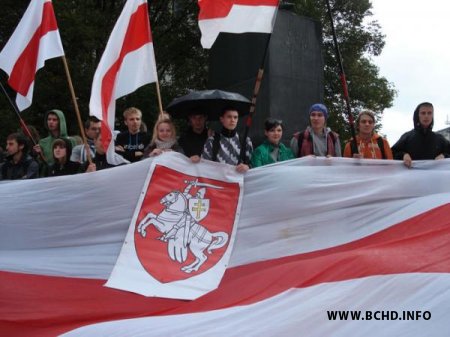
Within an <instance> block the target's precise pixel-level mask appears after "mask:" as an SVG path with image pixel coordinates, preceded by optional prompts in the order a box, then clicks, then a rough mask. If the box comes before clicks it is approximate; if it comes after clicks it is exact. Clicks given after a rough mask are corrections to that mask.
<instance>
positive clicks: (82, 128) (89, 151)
mask: <svg viewBox="0 0 450 337" xmlns="http://www.w3.org/2000/svg"><path fill="white" fill-rule="evenodd" d="M61 58H62V61H63V64H64V70H65V72H66V77H67V82H68V84H69V90H70V94H71V96H72V102H73V105H74V107H75V113H76V115H77V120H78V125H79V127H80V133H81V138H82V139H83V144H84V147H85V149H86V157H87V160H88V162H89V164H92V157H91V150H90V148H89V145H88V143H87V139H86V134H85V133H84V125H83V121H82V120H81V115H80V110H79V109H78V103H77V98H76V95H75V90H74V88H73V84H72V78H71V76H70V72H69V66H68V64H67V59H66V56H65V55H63V56H61Z"/></svg>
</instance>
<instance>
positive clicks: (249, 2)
mask: <svg viewBox="0 0 450 337" xmlns="http://www.w3.org/2000/svg"><path fill="white" fill-rule="evenodd" d="M278 3H279V0H199V1H198V5H199V7H200V13H199V15H198V19H199V20H207V19H218V18H224V17H226V16H228V13H230V11H231V8H232V7H233V6H234V5H242V6H274V7H277V6H278Z"/></svg>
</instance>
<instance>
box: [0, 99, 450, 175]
mask: <svg viewBox="0 0 450 337" xmlns="http://www.w3.org/2000/svg"><path fill="white" fill-rule="evenodd" d="M433 117H434V108H433V105H432V104H431V103H428V102H424V103H421V104H419V105H418V106H417V108H416V109H415V111H414V115H413V121H414V129H412V130H411V131H409V132H406V133H405V134H403V135H402V136H401V138H400V139H399V140H398V141H397V143H396V144H394V146H392V147H390V145H389V143H388V141H387V140H386V139H385V138H383V137H381V136H380V135H378V134H377V133H376V132H375V126H376V119H375V113H374V112H373V111H371V110H362V111H361V112H360V113H359V114H358V116H357V118H356V125H355V127H356V137H355V139H353V138H352V139H350V140H348V141H347V142H346V143H345V144H344V147H343V149H344V151H343V156H344V157H348V158H365V159H387V160H389V159H398V160H402V161H403V163H404V164H405V166H406V167H408V168H410V167H411V166H412V161H414V160H435V159H436V160H438V159H443V158H448V157H449V156H450V143H449V141H447V140H446V139H445V138H444V137H443V136H442V135H440V134H438V133H435V132H433V131H432V128H433ZM123 118H124V124H125V126H126V127H127V129H126V130H125V131H123V132H120V133H118V134H117V136H116V138H115V144H114V145H115V151H116V153H117V155H120V156H122V157H123V158H125V159H126V160H128V161H129V162H136V161H139V160H142V159H144V158H148V157H154V156H158V155H160V154H162V153H163V152H166V151H176V152H179V153H182V154H184V155H186V156H187V157H189V158H190V159H191V161H192V162H193V163H198V162H199V161H200V159H201V158H203V159H206V160H212V161H216V162H219V163H226V164H229V165H233V166H235V167H236V170H237V171H238V172H240V173H245V172H246V171H248V170H249V169H250V168H255V167H259V166H263V165H268V164H272V163H275V162H279V161H285V160H289V159H294V158H299V157H304V156H318V157H341V156H342V152H341V142H340V139H339V135H338V134H337V133H336V132H334V131H332V130H331V129H330V128H329V127H327V119H328V109H327V107H326V106H325V105H324V104H320V103H317V104H313V105H312V106H311V108H310V109H309V126H308V127H307V128H306V129H305V130H303V131H301V132H297V133H295V134H294V135H293V137H292V139H291V141H290V146H289V147H288V146H286V145H285V144H283V143H282V136H283V128H284V126H283V122H282V121H281V120H278V119H275V118H268V119H267V120H266V121H265V125H264V134H265V137H266V138H265V140H264V142H263V143H262V144H261V145H260V146H258V147H257V148H256V149H253V144H252V141H251V139H250V138H249V137H246V139H245V140H243V139H242V136H241V135H240V134H239V133H238V132H237V125H238V121H239V112H238V111H237V110H236V109H234V108H233V107H231V106H230V107H226V108H224V109H223V111H222V112H221V114H220V118H219V120H220V123H221V126H222V127H221V130H217V131H212V130H211V129H208V127H207V114H206V113H205V112H202V111H197V110H192V111H190V112H189V114H188V128H187V130H186V131H185V132H184V133H183V134H182V135H181V136H180V137H177V131H176V127H175V124H174V123H173V121H172V119H171V118H170V116H169V115H168V114H166V113H163V114H161V115H160V116H159V117H158V119H157V121H156V123H155V125H154V127H153V133H152V135H149V133H148V132H147V129H146V127H145V125H144V124H143V122H142V112H141V111H140V110H139V109H137V108H134V107H132V108H128V109H126V110H125V111H124V113H123ZM44 120H45V127H46V129H47V130H48V136H47V137H45V138H42V139H40V140H39V142H38V143H37V144H36V145H34V146H33V147H30V146H29V140H28V139H27V137H26V136H25V135H24V134H22V133H21V132H16V133H12V134H10V135H9V136H8V137H7V141H6V151H4V153H2V152H1V151H0V179H3V180H15V179H32V178H39V177H52V176H61V175H71V174H77V173H84V172H94V171H98V170H103V169H106V168H110V167H112V165H110V164H108V161H107V157H106V154H105V149H104V147H103V143H102V139H101V132H100V131H101V121H99V120H98V119H97V118H96V117H93V116H91V117H89V118H88V120H86V122H85V124H84V134H85V136H86V143H82V142H81V144H79V143H80V141H79V140H78V141H77V139H76V137H69V136H68V134H67V126H66V120H65V116H64V113H63V112H62V111H60V110H50V111H48V112H47V113H46V114H45V119H44Z"/></svg>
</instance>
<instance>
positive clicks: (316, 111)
mask: <svg viewBox="0 0 450 337" xmlns="http://www.w3.org/2000/svg"><path fill="white" fill-rule="evenodd" d="M327 118H328V109H327V107H326V106H325V105H323V104H321V103H316V104H313V105H312V106H311V107H310V108H309V122H310V126H308V127H307V128H306V130H304V131H302V132H297V133H295V134H294V136H293V137H292V139H291V149H292V152H293V153H294V155H295V156H296V157H304V156H319V157H341V156H342V154H341V143H340V141H339V135H338V134H337V133H336V132H333V131H331V129H330V128H328V127H327V126H326V121H327Z"/></svg>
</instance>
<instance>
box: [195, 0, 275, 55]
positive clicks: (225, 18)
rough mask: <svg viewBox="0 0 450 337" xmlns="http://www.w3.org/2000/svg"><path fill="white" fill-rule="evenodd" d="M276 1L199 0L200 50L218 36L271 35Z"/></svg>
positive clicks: (208, 45) (211, 43) (210, 44)
mask: <svg viewBox="0 0 450 337" xmlns="http://www.w3.org/2000/svg"><path fill="white" fill-rule="evenodd" d="M278 4H279V0H199V1H198V5H199V7H200V12H199V15H198V25H199V27H200V31H201V33H202V38H201V44H202V46H203V48H207V49H209V48H211V47H212V45H213V44H214V42H215V41H216V39H217V37H218V36H219V34H220V33H236V34H240V33H272V30H273V26H274V24H275V17H276V13H277V9H278Z"/></svg>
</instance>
